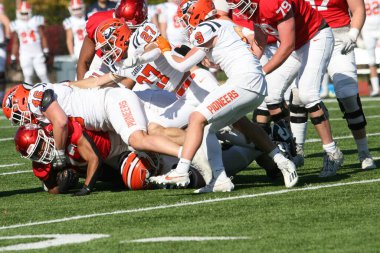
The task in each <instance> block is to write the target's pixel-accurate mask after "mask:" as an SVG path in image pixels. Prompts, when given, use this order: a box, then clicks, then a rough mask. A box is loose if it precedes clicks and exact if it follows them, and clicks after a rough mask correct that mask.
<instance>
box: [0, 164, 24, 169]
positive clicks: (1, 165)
mask: <svg viewBox="0 0 380 253" xmlns="http://www.w3.org/2000/svg"><path fill="white" fill-rule="evenodd" d="M24 164H25V163H11V164H0V168H6V167H14V166H20V165H24Z"/></svg>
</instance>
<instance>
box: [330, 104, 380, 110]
mask: <svg viewBox="0 0 380 253" xmlns="http://www.w3.org/2000/svg"><path fill="white" fill-rule="evenodd" d="M378 107H379V106H378V105H363V106H362V108H363V109H364V110H366V109H372V108H378ZM327 110H329V111H340V108H339V107H329V106H327Z"/></svg>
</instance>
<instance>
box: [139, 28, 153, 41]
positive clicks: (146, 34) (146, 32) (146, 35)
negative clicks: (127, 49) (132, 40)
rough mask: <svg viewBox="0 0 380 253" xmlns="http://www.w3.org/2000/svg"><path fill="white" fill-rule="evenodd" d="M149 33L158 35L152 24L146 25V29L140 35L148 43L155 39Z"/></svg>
mask: <svg viewBox="0 0 380 253" xmlns="http://www.w3.org/2000/svg"><path fill="white" fill-rule="evenodd" d="M149 33H152V34H153V35H156V32H155V31H154V30H153V29H152V27H150V26H148V25H147V26H145V29H144V31H143V32H142V33H141V35H140V37H141V38H142V39H143V40H145V41H146V42H147V43H149V42H151V41H152V39H153V36H152V35H149Z"/></svg>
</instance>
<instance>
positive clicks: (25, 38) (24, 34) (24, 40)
mask: <svg viewBox="0 0 380 253" xmlns="http://www.w3.org/2000/svg"><path fill="white" fill-rule="evenodd" d="M28 37H29V38H31V39H32V41H33V42H34V41H36V34H35V33H34V31H33V30H32V31H30V32H29V33H28V32H22V33H21V42H22V43H23V44H26V43H28Z"/></svg>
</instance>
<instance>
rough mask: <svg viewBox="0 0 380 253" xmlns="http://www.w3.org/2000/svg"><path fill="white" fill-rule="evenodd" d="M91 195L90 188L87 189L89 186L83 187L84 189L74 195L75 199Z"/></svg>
mask: <svg viewBox="0 0 380 253" xmlns="http://www.w3.org/2000/svg"><path fill="white" fill-rule="evenodd" d="M90 193H91V190H90V188H88V187H87V185H83V187H82V189H80V190H79V191H77V192H76V193H74V194H73V197H78V196H86V195H89V194H90Z"/></svg>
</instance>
